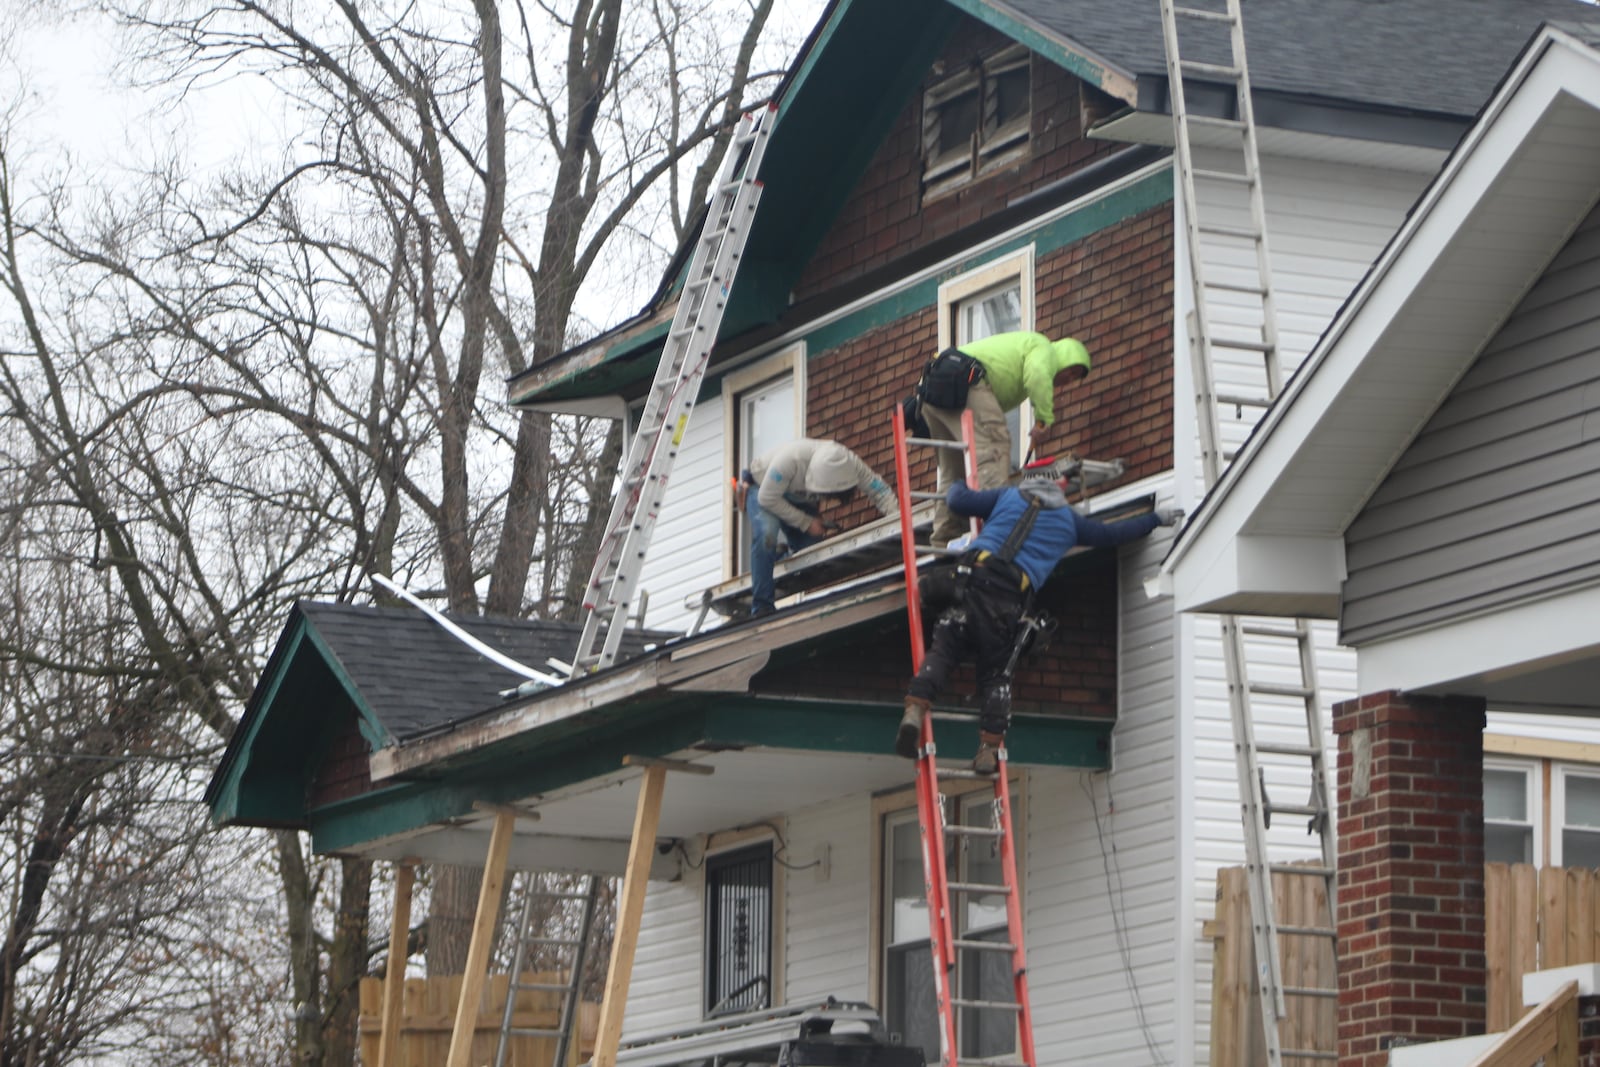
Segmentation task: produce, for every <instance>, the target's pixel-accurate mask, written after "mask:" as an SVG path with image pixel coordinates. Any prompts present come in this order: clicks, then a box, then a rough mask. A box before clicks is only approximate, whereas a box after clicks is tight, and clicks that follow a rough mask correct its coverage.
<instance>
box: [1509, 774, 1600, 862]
mask: <svg viewBox="0 0 1600 1067" xmlns="http://www.w3.org/2000/svg"><path fill="white" fill-rule="evenodd" d="M1486 803H1487V801H1486ZM1552 808H1553V809H1554V810H1553V811H1552V815H1553V821H1554V822H1555V824H1556V826H1557V827H1558V828H1559V829H1560V831H1561V840H1560V844H1559V846H1558V847H1559V851H1557V852H1556V855H1555V862H1556V864H1557V865H1558V866H1562V867H1600V770H1595V769H1585V770H1580V769H1578V768H1576V767H1563V766H1559V765H1558V766H1557V768H1556V790H1555V797H1554V798H1553V802H1552Z"/></svg>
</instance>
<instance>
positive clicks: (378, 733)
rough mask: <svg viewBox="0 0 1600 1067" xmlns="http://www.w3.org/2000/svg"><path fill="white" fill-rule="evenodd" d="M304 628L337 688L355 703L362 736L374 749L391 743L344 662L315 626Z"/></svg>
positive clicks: (392, 739) (387, 733)
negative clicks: (337, 684) (331, 673)
mask: <svg viewBox="0 0 1600 1067" xmlns="http://www.w3.org/2000/svg"><path fill="white" fill-rule="evenodd" d="M306 629H307V632H308V634H309V636H310V638H311V643H312V644H313V645H314V646H316V649H317V651H318V652H320V653H321V654H322V659H323V662H325V663H326V664H327V665H328V670H330V671H332V672H333V676H334V678H335V679H337V680H338V682H339V688H341V689H343V690H344V693H345V696H347V697H349V698H350V703H351V704H354V705H355V709H356V713H357V714H358V715H360V716H361V736H362V738H363V739H365V741H366V742H367V744H369V745H371V746H372V747H373V748H375V749H376V748H382V747H383V746H385V745H391V744H393V743H394V738H393V737H392V736H391V735H390V733H389V731H388V730H387V729H385V727H384V725H383V723H382V722H381V721H380V720H379V719H378V716H377V713H376V712H374V711H373V710H372V708H371V707H370V706H368V704H367V702H366V700H365V699H363V698H362V696H361V690H360V688H359V687H358V686H357V685H356V683H355V680H354V679H352V678H351V677H350V676H349V675H348V674H346V673H345V670H344V664H342V663H340V662H339V657H338V656H336V655H334V653H333V649H332V648H330V647H328V643H327V642H326V641H324V640H323V639H322V635H321V634H319V633H317V628H316V627H315V626H308V627H307V628H306Z"/></svg>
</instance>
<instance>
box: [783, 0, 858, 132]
mask: <svg viewBox="0 0 1600 1067" xmlns="http://www.w3.org/2000/svg"><path fill="white" fill-rule="evenodd" d="M849 10H850V0H841V2H840V3H839V4H837V5H835V7H834V9H833V14H832V16H830V17H829V19H828V24H827V25H826V26H824V27H822V32H820V33H818V34H817V40H816V43H815V44H813V45H812V46H811V50H810V51H808V52H807V53H806V57H805V59H803V60H802V61H801V62H800V69H799V70H797V71H795V75H794V80H793V81H791V82H790V83H789V87H788V89H786V90H785V91H784V94H783V99H782V100H780V101H778V120H777V122H776V123H774V125H773V127H772V132H773V133H774V134H776V133H777V132H778V130H779V128H780V127H781V126H782V125H783V118H784V116H785V115H787V114H788V113H789V106H790V104H792V103H793V102H794V101H795V99H796V98H797V97H799V96H800V94H801V92H802V91H803V90H804V88H805V84H806V82H807V81H808V80H809V79H810V77H811V74H812V72H813V71H814V70H816V69H817V63H818V62H819V61H820V60H821V58H822V54H823V52H825V51H827V48H828V42H830V41H832V40H833V36H834V34H836V33H838V32H839V25H840V24H841V23H842V22H843V21H844V18H845V15H846V14H847V13H848V12H849Z"/></svg>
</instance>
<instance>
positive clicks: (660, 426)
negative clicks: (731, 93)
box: [571, 105, 778, 675]
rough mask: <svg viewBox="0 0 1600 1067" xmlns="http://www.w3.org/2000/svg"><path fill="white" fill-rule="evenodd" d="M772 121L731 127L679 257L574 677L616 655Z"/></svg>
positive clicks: (598, 561) (592, 581) (747, 120)
mask: <svg viewBox="0 0 1600 1067" xmlns="http://www.w3.org/2000/svg"><path fill="white" fill-rule="evenodd" d="M777 114H778V111H777V106H776V105H769V106H768V107H766V108H764V109H762V110H760V111H756V112H752V113H750V114H747V115H745V116H744V118H743V119H741V120H740V122H739V126H738V128H737V129H736V130H735V131H734V136H733V141H732V143H731V144H730V145H729V146H728V155H727V157H726V159H725V160H724V161H723V164H722V169H721V171H720V172H719V174H718V176H717V182H716V185H715V187H714V189H713V191H712V194H711V206H710V208H709V209H708V210H707V212H706V224H705V228H704V230H702V232H701V234H700V237H699V239H698V240H697V241H696V242H695V246H694V253H693V255H692V256H690V258H689V269H688V271H687V272H686V274H685V275H684V278H685V281H684V285H683V292H682V293H680V294H679V296H678V308H677V311H676V312H675V313H674V314H673V317H672V325H671V327H669V328H668V331H667V340H666V344H665V346H664V347H663V348H662V351H661V362H660V364H659V365H658V366H657V367H656V377H655V381H654V383H652V384H651V386H650V393H649V396H648V397H647V398H646V400H645V405H644V414H643V415H642V416H641V417H640V420H639V428H638V430H637V432H636V433H635V434H634V436H633V444H632V445H631V446H630V447H629V449H628V457H627V459H626V460H625V461H624V462H623V465H622V482H621V484H620V485H619V486H618V487H617V495H616V498H615V499H614V500H613V501H612V505H611V517H610V518H609V519H608V520H607V521H606V528H605V533H604V535H603V536H602V537H601V539H600V548H599V550H598V551H597V552H596V553H595V559H594V569H593V570H592V571H591V572H590V574H589V582H588V584H587V585H586V586H585V587H584V593H583V611H582V615H583V634H582V636H581V637H580V638H579V642H578V651H577V654H576V655H575V656H574V657H573V660H572V670H571V673H572V674H574V675H576V674H584V673H587V672H589V671H596V670H602V669H604V668H606V667H609V666H610V665H611V664H612V663H613V662H614V661H615V660H616V658H617V648H618V646H619V645H620V644H621V643H622V633H623V630H624V629H625V628H626V626H627V620H628V606H629V604H630V603H632V601H633V598H634V596H635V593H636V592H637V585H638V581H639V572H640V569H641V568H642V567H643V566H644V558H645V552H646V551H647V550H648V548H649V546H650V537H651V534H652V533H654V532H655V525H656V517H657V516H658V515H659V514H660V512H661V503H662V501H663V499H664V498H665V496H666V491H667V483H668V481H669V480H670V478H671V475H672V465H673V462H674V461H675V460H676V459H677V457H678V449H679V447H680V446H681V445H682V444H683V433H684V430H685V428H687V426H688V425H689V414H690V412H692V411H693V410H694V403H695V399H696V397H697V396H698V394H699V392H700V383H701V381H702V380H704V378H705V371H706V364H707V363H708V362H709V361H710V359H711V346H712V345H713V344H715V343H716V340H717V329H718V327H719V326H720V325H721V324H722V312H723V309H724V308H725V307H726V306H727V303H728V294H729V293H730V292H731V291H732V289H733V278H734V274H735V272H736V271H737V270H738V267H739V259H740V256H741V255H742V254H743V252H744V245H745V240H746V238H748V236H749V233H750V223H751V220H752V219H753V218H754V217H755V212H756V203H757V202H758V201H759V200H760V198H761V183H760V182H758V181H757V180H756V174H757V172H758V171H759V170H760V167H761V157H762V155H763V154H764V153H765V151H766V147H767V139H768V137H769V135H770V134H771V132H772V123H773V121H774V120H775V119H776V117H777Z"/></svg>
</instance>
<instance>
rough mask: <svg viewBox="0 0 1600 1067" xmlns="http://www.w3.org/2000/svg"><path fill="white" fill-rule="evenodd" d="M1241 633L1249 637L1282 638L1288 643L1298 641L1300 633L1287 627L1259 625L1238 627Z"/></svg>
mask: <svg viewBox="0 0 1600 1067" xmlns="http://www.w3.org/2000/svg"><path fill="white" fill-rule="evenodd" d="M1239 630H1240V632H1241V633H1246V634H1249V635H1250V636H1251V637H1282V638H1284V639H1285V640H1288V641H1298V640H1299V639H1300V631H1299V630H1296V629H1294V628H1292V627H1289V626H1267V625H1265V624H1261V623H1252V624H1251V625H1249V626H1241V627H1239Z"/></svg>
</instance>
